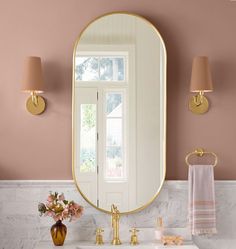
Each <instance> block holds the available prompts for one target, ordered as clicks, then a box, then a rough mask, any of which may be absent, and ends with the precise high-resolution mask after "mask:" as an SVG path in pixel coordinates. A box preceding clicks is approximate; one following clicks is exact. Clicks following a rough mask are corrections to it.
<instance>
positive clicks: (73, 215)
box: [38, 192, 84, 221]
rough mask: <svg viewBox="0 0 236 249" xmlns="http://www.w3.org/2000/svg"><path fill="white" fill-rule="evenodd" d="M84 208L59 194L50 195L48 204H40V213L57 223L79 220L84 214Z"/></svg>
mask: <svg viewBox="0 0 236 249" xmlns="http://www.w3.org/2000/svg"><path fill="white" fill-rule="evenodd" d="M83 209H84V208H83V207H82V206H80V205H79V204H77V203H75V202H74V201H67V200H65V197H64V194H63V193H62V194H58V193H57V192H55V193H51V192H50V194H49V196H48V198H47V201H46V204H44V203H39V205H38V211H39V213H40V216H42V215H44V216H49V217H52V218H53V219H54V220H55V221H59V220H60V221H63V220H66V219H68V220H69V221H72V220H75V219H78V218H80V217H81V215H82V214H83Z"/></svg>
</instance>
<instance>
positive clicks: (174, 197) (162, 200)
mask: <svg viewBox="0 0 236 249" xmlns="http://www.w3.org/2000/svg"><path fill="white" fill-rule="evenodd" d="M49 191H57V192H63V193H64V194H65V196H66V198H67V199H73V200H75V201H76V202H79V203H80V204H81V205H83V206H84V207H85V212H84V215H83V216H82V218H81V219H80V220H78V221H76V222H71V223H68V222H66V225H67V226H68V236H67V240H84V239H86V240H92V241H93V240H94V237H95V229H96V227H103V228H104V230H105V240H108V238H109V237H110V216H109V215H106V214H104V213H101V212H99V211H97V210H96V209H94V208H93V207H91V206H89V205H88V204H87V203H86V202H85V201H84V200H83V198H82V197H81V196H80V195H79V193H78V191H77V189H76V188H75V185H74V184H73V182H72V181H0V249H33V248H34V246H35V245H36V243H37V242H38V241H39V240H50V233H49V228H50V226H51V225H52V224H53V221H52V220H50V219H49V218H44V217H39V215H38V211H37V205H38V202H40V201H45V198H46V197H47V195H48V193H49ZM187 191H188V188H187V182H186V181H166V182H165V184H164V186H163V188H162V190H161V192H160V194H159V196H158V198H157V199H156V200H155V201H154V202H153V203H152V204H151V205H150V206H149V207H148V208H146V209H145V210H143V211H141V212H138V213H136V214H132V215H127V216H122V218H121V230H122V231H121V238H122V239H123V241H124V240H127V239H128V235H129V233H128V230H129V229H130V228H131V227H134V226H135V227H139V228H153V227H154V226H155V220H156V217H158V216H161V217H163V220H164V225H165V226H166V227H169V228H186V226H187V196H188V195H187ZM216 201H217V229H218V234H217V235H215V236H212V237H211V238H208V237H194V238H193V240H194V242H195V243H196V244H197V245H198V246H199V248H200V249H235V248H236V181H216Z"/></svg>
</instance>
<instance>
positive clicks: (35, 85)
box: [22, 56, 46, 115]
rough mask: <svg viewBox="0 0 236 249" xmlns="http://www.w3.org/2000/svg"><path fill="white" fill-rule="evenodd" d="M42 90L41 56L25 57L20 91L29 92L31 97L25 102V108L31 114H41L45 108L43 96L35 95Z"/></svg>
mask: <svg viewBox="0 0 236 249" xmlns="http://www.w3.org/2000/svg"><path fill="white" fill-rule="evenodd" d="M43 90H44V82H43V73H42V65H41V58H40V57H35V56H29V57H27V58H26V59H25V65H24V74H23V82H22V91H23V92H30V94H31V97H29V98H28V100H27V102H26V108H27V110H28V111H29V112H30V113H31V114H33V115H38V114H41V113H42V112H44V110H45V106H46V104H45V100H44V98H43V97H41V96H39V95H37V94H38V93H43Z"/></svg>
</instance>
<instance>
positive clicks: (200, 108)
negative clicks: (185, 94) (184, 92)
mask: <svg viewBox="0 0 236 249" xmlns="http://www.w3.org/2000/svg"><path fill="white" fill-rule="evenodd" d="M188 107H189V110H190V111H191V112H192V113H194V114H204V113H206V112H207V111H208V109H209V103H208V100H207V98H206V97H205V96H202V99H201V103H200V104H199V105H197V104H196V101H195V98H194V96H193V97H191V98H190V100H189V104H188Z"/></svg>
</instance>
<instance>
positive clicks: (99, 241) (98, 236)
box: [95, 228, 104, 245]
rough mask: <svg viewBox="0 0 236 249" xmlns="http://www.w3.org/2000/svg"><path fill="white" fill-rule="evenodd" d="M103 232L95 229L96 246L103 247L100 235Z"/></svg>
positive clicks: (100, 229)
mask: <svg viewBox="0 0 236 249" xmlns="http://www.w3.org/2000/svg"><path fill="white" fill-rule="evenodd" d="M103 232H104V230H103V229H102V228H97V229H96V242H95V244H96V245H103V244H104V242H103V236H102V233H103Z"/></svg>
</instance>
